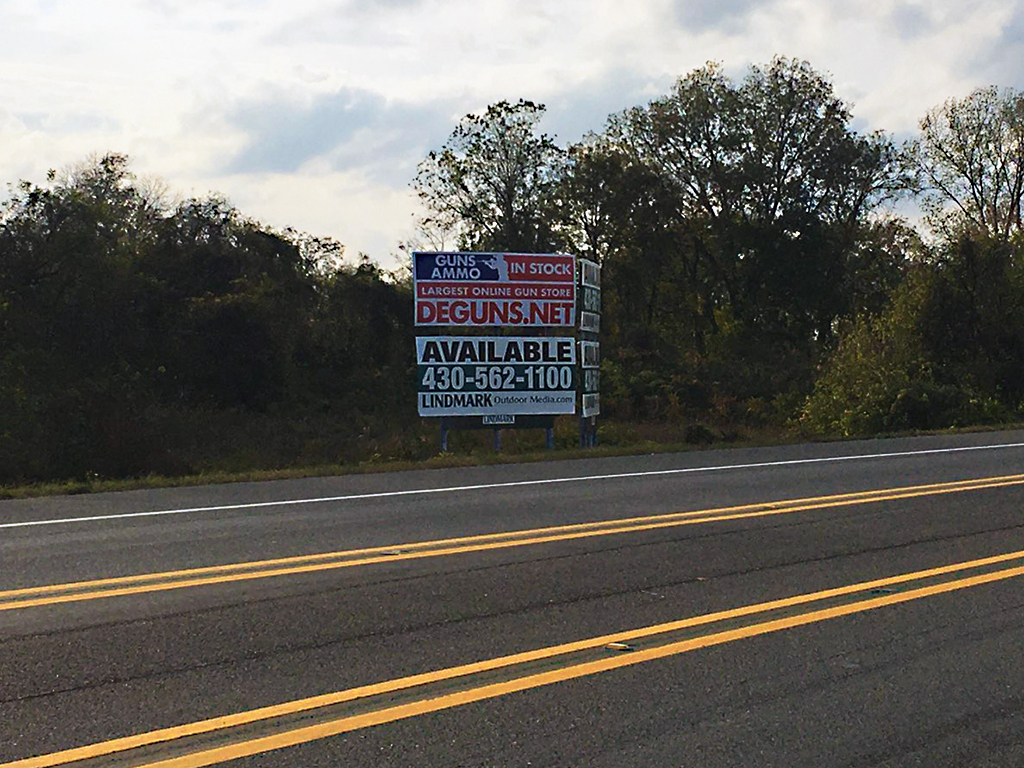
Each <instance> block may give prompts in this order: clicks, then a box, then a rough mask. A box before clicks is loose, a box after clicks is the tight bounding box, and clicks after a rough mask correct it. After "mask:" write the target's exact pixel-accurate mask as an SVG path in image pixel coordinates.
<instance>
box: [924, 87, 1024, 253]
mask: <svg viewBox="0 0 1024 768" xmlns="http://www.w3.org/2000/svg"><path fill="white" fill-rule="evenodd" d="M906 151H907V156H908V158H909V161H910V165H911V167H912V169H913V170H914V172H915V173H916V177H917V183H918V189H919V191H920V192H921V193H922V194H923V202H924V208H925V210H926V211H927V213H928V214H929V218H930V221H931V223H932V225H933V226H934V227H935V228H936V229H937V230H939V231H940V232H942V233H943V234H945V235H947V236H948V237H950V238H952V239H955V238H956V236H957V234H958V233H959V232H961V231H963V230H965V229H976V230H979V231H981V232H982V233H984V234H985V235H986V236H987V237H992V238H997V239H1000V240H1004V241H1005V240H1009V239H1010V237H1011V236H1012V235H1013V234H1014V233H1017V232H1020V231H1021V229H1022V219H1021V200H1022V198H1024V94H1022V93H1019V92H1017V91H1013V90H1009V89H1007V90H1000V89H998V88H995V87H994V86H993V87H989V88H980V89H978V90H976V91H974V92H973V93H971V94H970V95H969V96H968V97H967V98H965V99H949V100H948V101H946V102H945V103H943V104H942V105H941V106H939V107H936V108H935V109H933V110H931V111H930V112H928V114H927V115H925V117H924V118H923V119H922V120H921V124H920V135H919V136H918V137H917V138H916V139H914V140H913V141H911V142H909V143H908V145H907V147H906Z"/></svg>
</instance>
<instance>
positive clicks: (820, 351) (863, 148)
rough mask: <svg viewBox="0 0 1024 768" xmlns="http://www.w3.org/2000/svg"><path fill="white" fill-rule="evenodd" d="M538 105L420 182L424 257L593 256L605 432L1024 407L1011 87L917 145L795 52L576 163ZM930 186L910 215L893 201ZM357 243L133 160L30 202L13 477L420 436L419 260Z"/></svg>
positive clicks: (641, 120)
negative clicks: (889, 130) (146, 170)
mask: <svg viewBox="0 0 1024 768" xmlns="http://www.w3.org/2000/svg"><path fill="white" fill-rule="evenodd" d="M544 111H545V110H544V107H543V106H542V105H539V104H536V103H533V102H530V101H525V100H521V101H518V102H514V103H512V102H499V103H496V104H493V105H491V106H490V107H488V108H487V109H486V110H485V111H482V112H480V113H476V114H471V115H467V116H466V117H465V118H464V119H463V120H461V121H460V122H459V124H458V125H457V126H456V127H455V129H454V131H453V133H452V134H451V136H450V137H449V139H448V140H447V141H446V142H445V144H444V145H443V146H442V147H441V148H439V149H437V150H435V151H432V152H430V153H429V154H428V155H427V157H426V158H425V159H424V160H423V162H422V163H421V164H420V166H419V169H418V172H417V174H416V177H415V179H414V180H413V182H412V184H413V187H414V189H415V190H416V191H417V192H418V193H419V195H420V197H421V199H422V201H423V203H424V210H426V211H427V212H428V213H427V215H426V216H425V217H423V219H422V220H421V221H420V226H419V231H418V234H417V239H416V240H415V241H414V242H410V243H407V244H406V246H407V248H408V249H411V248H413V247H421V248H424V249H437V248H460V249H465V250H504V251H519V252H547V251H564V252H571V253H577V254H579V255H581V256H585V257H587V258H590V259H594V260H596V261H598V262H600V263H601V264H602V267H603V284H604V291H603V301H604V307H603V318H602V354H603V360H602V408H603V411H604V414H605V415H606V416H608V417H610V418H613V419H620V420H627V421H629V420H632V421H638V420H659V421H676V422H679V423H686V422H687V421H693V420H698V419H699V420H705V421H715V422H717V423H723V424H733V425H743V424H750V425H774V426H790V427H796V428H799V429H802V430H805V431H809V432H813V433H818V434H844V435H853V434H869V433H873V432H878V431H885V430H897V429H913V428H932V427H944V426H950V425H957V424H968V423H978V422H993V421H1002V420H1008V419H1013V418H1017V417H1019V415H1020V411H1021V408H1022V402H1024V383H1022V380H1021V376H1020V371H1022V370H1024V317H1022V316H1021V315H1022V314H1024V274H1022V259H1021V257H1020V249H1021V198H1022V197H1024V96H1022V95H1021V94H1019V93H1016V92H1014V91H1009V90H1000V89H997V88H987V89H981V90H978V91H975V92H974V93H972V94H970V95H969V96H968V97H966V98H963V99H950V100H948V101H947V102H945V103H944V104H941V105H939V106H937V107H935V108H934V109H933V110H931V111H930V112H929V113H928V114H927V115H926V116H925V117H924V118H923V119H922V121H921V123H920V130H919V132H918V134H917V135H916V136H915V138H914V139H912V140H911V141H909V142H906V143H904V144H902V145H897V144H896V143H895V142H894V141H893V140H892V138H891V137H889V136H887V135H885V134H883V133H880V132H876V133H870V134H864V133H861V132H859V131H857V130H855V129H854V127H853V125H854V120H853V115H852V110H851V108H850V106H849V105H848V104H846V103H845V102H843V101H842V100H841V99H840V98H838V97H837V96H836V94H835V93H834V90H833V88H832V85H831V83H830V82H829V81H828V79H827V78H826V77H825V76H823V75H822V74H820V73H818V72H816V71H815V70H814V69H813V68H812V67H811V66H810V65H809V64H808V63H806V62H802V61H795V60H790V59H785V58H777V59H775V60H773V61H772V62H770V63H768V64H766V65H764V66H754V67H751V68H750V70H749V71H748V73H747V75H746V76H745V77H744V78H743V79H742V80H740V81H734V80H732V79H730V78H729V77H727V76H726V75H725V73H724V72H723V70H722V68H721V67H720V66H718V65H715V64H708V65H706V66H704V67H702V68H700V69H698V70H695V71H693V72H691V73H690V74H688V75H686V76H684V77H682V78H680V79H679V80H678V81H677V82H676V83H675V85H674V86H673V88H672V89H671V90H670V91H669V93H667V94H665V95H664V96H661V97H659V98H656V99H654V100H652V101H651V102H649V103H648V104H645V105H641V106H636V107H632V108H629V109H626V110H624V111H623V112H621V113H618V114H615V115H612V116H611V117H610V118H609V120H608V122H607V124H606V126H605V127H604V128H603V130H601V131H600V132H595V133H592V134H590V135H588V136H586V137H585V138H584V139H583V140H582V141H580V142H578V143H576V144H571V145H568V146H562V145H559V144H558V143H557V141H556V139H555V138H554V137H551V136H548V135H547V134H544V133H542V132H541V131H540V127H539V126H540V123H541V121H542V118H543V116H544ZM911 198H914V199H916V200H918V201H919V205H920V206H921V209H922V210H923V211H924V214H925V215H924V220H923V221H922V222H921V223H920V224H919V225H917V226H914V225H912V224H911V223H910V222H908V221H906V220H905V219H903V218H900V217H899V216H897V215H896V214H895V213H894V212H893V211H894V207H893V206H894V205H895V204H896V203H898V202H899V201H901V200H904V199H911ZM342 255H343V248H342V246H341V245H340V244H339V243H338V242H336V241H334V240H331V239H329V238H319V237H316V236H313V235H309V234H305V233H301V232H297V231H294V230H283V231H277V230H274V229H271V228H269V227H266V226H264V225H262V224H260V223H259V222H257V221H254V220H252V219H250V218H248V217H246V216H245V215H244V214H242V213H241V212H240V211H238V210H236V209H235V208H233V207H232V206H231V205H230V204H229V203H228V202H227V201H225V200H224V199H222V198H220V197H217V196H210V197H207V198H195V199H188V200H183V201H177V202H168V200H167V198H166V195H164V194H163V193H162V192H161V190H160V189H159V185H156V184H153V183H148V182H142V181H140V180H139V179H137V178H136V177H135V176H134V174H133V173H132V172H131V169H130V166H129V163H128V160H127V158H125V157H124V156H121V155H117V154H110V155H106V156H103V157H100V158H94V159H92V160H90V161H87V162H85V163H83V164H82V165H80V166H79V167H77V168H75V169H72V170H70V171H67V172H64V173H62V174H57V173H53V172H51V174H50V175H49V177H48V178H47V180H46V181H45V182H44V183H42V184H38V185H37V184H33V183H30V182H20V183H19V184H17V185H14V186H12V187H11V188H10V192H9V195H8V198H7V199H6V201H5V202H4V203H3V205H2V208H0V403H3V408H0V483H3V482H15V481H25V480H38V479H47V478H65V477H75V476H81V475H83V474H87V473H95V474H99V475H104V476H125V475H133V474H144V473H149V472H161V473H172V474H177V473H182V472H188V471H192V470H193V469H195V466H194V464H193V463H191V462H192V461H193V459H192V458H191V457H194V456H197V455H201V454H202V450H201V448H202V447H201V446H198V447H197V445H196V442H197V441H201V440H203V439H204V438H203V436H202V435H203V434H204V433H203V432H202V429H198V430H197V429H193V428H191V427H196V426H197V425H198V426H200V427H201V426H202V425H204V424H206V425H217V426H218V428H220V427H224V425H234V426H233V427H231V428H233V429H237V430H238V434H239V435H240V436H244V435H246V434H249V433H247V432H246V431H245V428H244V426H243V427H239V426H238V425H245V424H248V423H252V422H253V421H254V420H260V419H263V420H264V421H266V419H268V418H270V417H274V419H273V420H272V423H273V424H274V425H275V426H274V428H273V429H276V430H277V431H278V433H274V432H273V430H271V431H270V432H263V433H260V436H259V439H258V440H257V442H263V443H266V442H268V441H273V440H275V439H278V440H280V441H282V442H286V441H288V440H291V441H292V442H294V443H295V448H294V455H289V456H287V457H284V458H282V459H281V461H290V460H295V461H298V460H306V459H308V458H309V454H310V452H312V453H314V454H315V453H316V452H317V447H316V446H315V445H312V447H311V443H314V442H315V441H316V440H318V439H323V438H322V435H323V433H322V432H319V433H318V432H317V431H316V429H314V427H315V426H316V425H319V424H324V423H328V424H331V425H333V428H334V431H335V432H336V433H337V434H338V436H339V438H338V439H339V441H340V442H332V443H331V445H330V450H333V451H337V450H340V449H339V448H338V446H339V445H341V446H344V450H345V451H349V453H346V454H345V456H344V457H338V456H335V458H346V457H347V458H353V457H355V458H358V457H360V456H363V455H365V454H366V453H367V451H370V452H372V451H373V450H375V449H374V448H373V446H376V445H379V438H381V436H383V435H389V434H390V435H395V434H406V435H411V434H413V433H415V432H416V430H417V428H418V424H419V420H418V418H417V416H416V412H415V395H414V391H415V386H414V375H415V362H414V359H413V342H412V339H413V336H414V328H413V325H412V322H413V318H412V299H411V286H410V284H409V275H408V271H407V270H404V271H399V272H396V273H388V272H386V271H384V270H382V269H381V268H380V267H379V266H378V265H376V264H374V263H373V262H371V261H370V260H369V259H366V258H362V259H360V260H359V261H358V262H357V263H355V264H352V263H350V262H346V261H344V260H343V259H342ZM183 425H188V426H189V427H190V428H189V429H185V428H184V427H183ZM302 425H307V427H308V429H307V430H306V431H303V427H302ZM225 428H227V427H225ZM285 432H287V433H288V434H287V435H286V434H284V433H285ZM211 433H212V427H211V428H210V432H208V433H206V434H207V437H209V435H210V434H211ZM275 434H276V438H275ZM197 435H198V436H197ZM317 435H319V437H317ZM364 438H366V439H365V440H363V439H364ZM209 439H212V438H209ZM239 439H242V438H241V437H239ZM410 439H413V440H414V438H410ZM360 440H363V442H362V443H361V442H360ZM368 446H369V447H368ZM407 450H408V451H410V455H415V454H416V450H418V449H416V448H415V447H413V448H408V449H407ZM324 451H327V448H326V447H324V446H321V452H324ZM360 452H362V453H360ZM317 456H319V454H317Z"/></svg>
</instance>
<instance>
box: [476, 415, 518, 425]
mask: <svg viewBox="0 0 1024 768" xmlns="http://www.w3.org/2000/svg"><path fill="white" fill-rule="evenodd" d="M482 421H483V423H484V425H485V426H488V427H491V426H494V427H497V426H502V425H504V426H510V425H512V424H515V423H516V417H515V415H514V414H511V413H500V414H499V413H492V414H490V415H488V416H484V417H483V418H482Z"/></svg>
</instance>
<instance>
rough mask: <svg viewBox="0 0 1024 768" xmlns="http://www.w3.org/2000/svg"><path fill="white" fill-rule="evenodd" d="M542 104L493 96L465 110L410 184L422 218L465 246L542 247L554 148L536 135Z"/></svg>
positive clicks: (547, 241) (546, 243)
mask: <svg viewBox="0 0 1024 768" xmlns="http://www.w3.org/2000/svg"><path fill="white" fill-rule="evenodd" d="M543 114H544V106H543V105H541V104H534V103H533V102H531V101H525V100H522V99H520V100H519V101H518V102H516V103H515V104H510V103H509V102H507V101H500V102H497V103H496V104H491V105H490V106H489V107H487V109H486V111H485V112H484V113H483V114H482V115H479V114H469V115H466V116H465V117H464V118H463V119H462V121H461V122H460V124H459V125H458V127H457V128H456V129H455V131H454V132H453V133H452V135H451V136H450V137H449V138H448V141H447V142H446V143H445V145H444V146H443V147H442V148H441V150H440V151H439V152H430V153H429V154H428V155H427V157H426V159H425V160H424V161H423V162H422V163H420V166H419V170H418V172H417V174H416V178H415V180H414V182H413V186H414V187H415V188H416V191H417V192H418V194H419V196H420V199H421V200H422V201H423V203H424V204H425V205H426V207H427V208H428V209H429V210H430V212H431V217H432V221H431V220H428V222H427V223H428V224H429V223H433V224H435V225H438V226H440V228H441V229H442V230H451V231H454V232H455V233H456V235H457V237H458V239H459V243H460V245H461V246H462V247H463V248H466V249H472V250H483V251H487V250H506V251H521V252H531V251H547V250H550V249H551V248H552V247H553V245H554V243H553V234H552V227H551V217H550V216H549V215H548V213H549V206H550V205H551V200H550V198H551V192H552V189H553V178H554V174H555V170H556V168H557V166H558V163H559V162H560V157H561V150H560V149H559V148H558V146H557V145H556V144H555V142H554V140H553V139H552V138H551V137H550V136H548V135H546V134H542V133H540V134H539V133H538V132H537V125H538V123H539V122H540V119H541V117H542V116H543Z"/></svg>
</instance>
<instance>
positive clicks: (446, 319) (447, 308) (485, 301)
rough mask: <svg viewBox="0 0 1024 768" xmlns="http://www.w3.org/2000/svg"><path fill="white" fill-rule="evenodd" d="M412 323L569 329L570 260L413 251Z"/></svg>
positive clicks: (572, 301) (572, 298)
mask: <svg viewBox="0 0 1024 768" xmlns="http://www.w3.org/2000/svg"><path fill="white" fill-rule="evenodd" d="M413 283H414V286H415V301H416V325H433V326H452V325H454V326H467V327H473V326H512V327H527V328H528V327H543V326H565V327H572V326H573V325H575V322H576V259H575V257H573V256H571V255H568V254H560V253H547V254H540V253H454V252H416V253H414V254H413Z"/></svg>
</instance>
